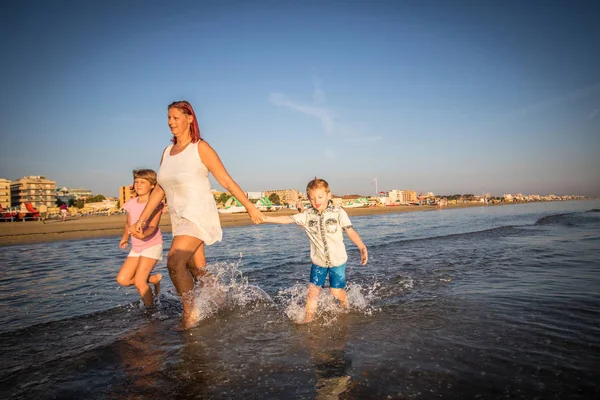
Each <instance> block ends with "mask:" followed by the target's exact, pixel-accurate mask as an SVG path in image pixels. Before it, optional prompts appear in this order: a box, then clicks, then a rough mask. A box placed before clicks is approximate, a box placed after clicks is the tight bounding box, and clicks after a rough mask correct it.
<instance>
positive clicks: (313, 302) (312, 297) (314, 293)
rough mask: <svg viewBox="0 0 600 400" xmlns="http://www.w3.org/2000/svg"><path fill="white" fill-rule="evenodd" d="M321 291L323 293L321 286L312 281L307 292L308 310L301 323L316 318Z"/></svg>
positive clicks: (306, 322)
mask: <svg viewBox="0 0 600 400" xmlns="http://www.w3.org/2000/svg"><path fill="white" fill-rule="evenodd" d="M319 293H321V288H320V287H319V286H316V285H313V284H312V283H311V284H309V285H308V293H307V294H306V311H305V313H304V319H303V320H302V321H301V322H300V323H301V324H308V323H309V322H312V321H313V320H314V319H315V312H316V311H317V302H318V300H319Z"/></svg>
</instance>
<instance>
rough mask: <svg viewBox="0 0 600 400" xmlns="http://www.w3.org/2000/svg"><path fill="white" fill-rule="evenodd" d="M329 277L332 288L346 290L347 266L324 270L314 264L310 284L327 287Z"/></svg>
mask: <svg viewBox="0 0 600 400" xmlns="http://www.w3.org/2000/svg"><path fill="white" fill-rule="evenodd" d="M327 275H329V287H330V288H332V289H344V288H345V287H346V264H343V265H340V266H339V267H331V268H323V267H319V266H318V265H315V264H313V265H312V267H311V269H310V283H312V284H313V285H315V286H321V287H325V279H326V278H327Z"/></svg>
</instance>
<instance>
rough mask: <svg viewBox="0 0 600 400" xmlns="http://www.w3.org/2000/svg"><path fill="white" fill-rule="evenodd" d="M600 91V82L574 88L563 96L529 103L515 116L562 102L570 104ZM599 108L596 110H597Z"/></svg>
mask: <svg viewBox="0 0 600 400" xmlns="http://www.w3.org/2000/svg"><path fill="white" fill-rule="evenodd" d="M598 92H600V83H596V84H594V85H590V86H586V87H583V88H579V89H576V90H573V91H572V92H569V93H566V94H564V95H562V96H557V97H553V98H548V99H545V100H542V101H540V102H538V103H535V104H531V105H528V106H526V107H523V108H521V109H520V110H518V111H517V112H516V113H515V116H524V115H527V114H530V113H533V112H537V111H541V110H545V109H547V108H550V107H555V106H558V105H562V104H568V103H571V102H573V101H576V100H579V99H583V98H586V97H588V96H591V95H594V94H596V93H598ZM597 111H598V110H596V112H597Z"/></svg>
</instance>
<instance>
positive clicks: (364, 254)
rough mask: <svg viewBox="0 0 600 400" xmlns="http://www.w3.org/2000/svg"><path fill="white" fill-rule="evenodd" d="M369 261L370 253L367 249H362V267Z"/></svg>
mask: <svg viewBox="0 0 600 400" xmlns="http://www.w3.org/2000/svg"><path fill="white" fill-rule="evenodd" d="M367 261H369V252H368V251H367V248H366V247H363V248H362V249H360V263H361V264H362V265H366V264H367Z"/></svg>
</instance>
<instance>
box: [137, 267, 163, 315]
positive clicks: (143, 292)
mask: <svg viewBox="0 0 600 400" xmlns="http://www.w3.org/2000/svg"><path fill="white" fill-rule="evenodd" d="M157 261H158V260H156V259H154V258H148V257H140V258H139V262H138V267H137V270H136V273H135V276H134V277H133V281H134V284H135V287H136V288H137V290H138V292H140V296H142V301H143V302H144V306H146V307H147V308H151V307H154V297H153V296H152V290H150V286H149V285H148V281H149V280H150V278H149V275H150V272H152V269H153V268H154V266H155V265H156V262H157Z"/></svg>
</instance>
